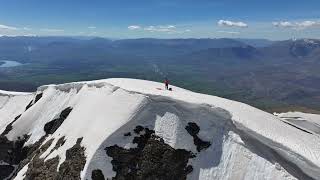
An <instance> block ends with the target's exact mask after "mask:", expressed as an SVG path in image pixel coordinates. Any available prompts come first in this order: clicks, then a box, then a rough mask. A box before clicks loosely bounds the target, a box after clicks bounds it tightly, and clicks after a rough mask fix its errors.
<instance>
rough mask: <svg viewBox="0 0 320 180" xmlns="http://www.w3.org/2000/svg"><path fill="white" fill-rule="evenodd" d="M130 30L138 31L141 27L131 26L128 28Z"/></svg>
mask: <svg viewBox="0 0 320 180" xmlns="http://www.w3.org/2000/svg"><path fill="white" fill-rule="evenodd" d="M128 29H130V30H138V29H141V27H140V26H138V25H131V26H128Z"/></svg>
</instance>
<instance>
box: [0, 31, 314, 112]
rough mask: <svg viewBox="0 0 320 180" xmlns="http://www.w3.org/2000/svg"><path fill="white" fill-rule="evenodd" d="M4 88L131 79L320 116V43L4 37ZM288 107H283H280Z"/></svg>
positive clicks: (0, 52)
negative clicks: (14, 63)
mask: <svg viewBox="0 0 320 180" xmlns="http://www.w3.org/2000/svg"><path fill="white" fill-rule="evenodd" d="M0 59H2V60H12V61H18V62H21V63H24V64H25V65H24V66H20V67H15V68H10V69H4V68H2V69H0V75H1V76H0V87H1V88H2V89H7V90H23V91H28V90H34V89H35V88H36V87H37V86H39V85H42V84H48V83H63V82H68V81H78V80H92V79H100V78H109V77H132V78H140V79H149V80H155V81H162V80H163V78H164V77H166V76H167V77H169V78H170V79H171V81H172V82H174V83H176V84H177V85H179V86H182V87H185V88H188V89H192V90H195V91H199V92H203V93H209V94H216V95H220V96H223V97H227V98H231V99H235V100H239V101H242V102H246V103H249V104H251V105H254V106H257V107H259V108H263V109H265V110H268V109H273V108H280V107H278V106H283V107H303V108H307V109H313V110H318V111H320V101H319V100H320V96H319V94H320V74H319V69H320V40H317V39H298V40H285V41H269V40H264V39H228V38H222V39H152V38H144V39H122V40H111V39H105V38H98V37H92V38H82V37H5V36H3V37H0ZM281 108H282V107H281Z"/></svg>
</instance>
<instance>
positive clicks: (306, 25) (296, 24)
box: [272, 21, 320, 30]
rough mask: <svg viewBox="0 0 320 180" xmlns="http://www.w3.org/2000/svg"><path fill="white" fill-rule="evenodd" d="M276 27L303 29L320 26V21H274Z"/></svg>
mask: <svg viewBox="0 0 320 180" xmlns="http://www.w3.org/2000/svg"><path fill="white" fill-rule="evenodd" d="M272 24H273V25H274V26H275V27H281V28H293V29H296V30H302V29H306V28H311V27H316V26H319V27H320V22H317V21H302V22H290V21H279V22H273V23H272Z"/></svg>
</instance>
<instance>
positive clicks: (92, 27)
mask: <svg viewBox="0 0 320 180" xmlns="http://www.w3.org/2000/svg"><path fill="white" fill-rule="evenodd" d="M88 29H97V27H95V26H89V27H88Z"/></svg>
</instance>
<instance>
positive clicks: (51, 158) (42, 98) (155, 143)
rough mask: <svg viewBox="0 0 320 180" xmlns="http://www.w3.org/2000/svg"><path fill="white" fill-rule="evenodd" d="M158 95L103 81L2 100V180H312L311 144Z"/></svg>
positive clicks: (188, 97)
mask: <svg viewBox="0 0 320 180" xmlns="http://www.w3.org/2000/svg"><path fill="white" fill-rule="evenodd" d="M162 86H163V85H162V84H161V83H157V82H150V81H144V80H135V79H106V80H98V81H90V82H75V83H67V84H61V85H48V86H42V87H39V88H38V91H37V92H36V93H33V94H29V93H12V92H5V91H0V115H1V116H0V133H1V140H2V141H3V142H4V143H3V144H5V146H4V145H3V147H2V146H0V160H2V164H1V165H0V168H1V170H2V169H6V170H5V171H3V172H6V173H7V174H4V175H3V176H2V177H9V176H10V177H12V178H14V179H37V178H38V179H50V178H53V179H59V178H60V179H63V178H65V179H79V178H81V179H103V178H105V179H107V178H115V179H155V178H154V177H157V178H158V179H168V178H169V179H170V178H171V179H185V178H186V179H320V178H319V177H320V137H319V136H318V135H317V134H313V133H307V132H305V131H302V130H301V129H298V128H296V127H294V126H291V125H289V124H287V123H284V122H283V121H281V119H280V118H278V117H276V116H274V115H272V114H269V113H266V112H264V111H261V110H259V109H256V108H254V107H251V106H249V105H246V104H243V103H240V102H235V101H231V100H227V99H223V98H219V97H216V96H210V95H204V94H199V93H194V92H191V91H188V90H185V89H181V88H178V87H174V86H173V87H172V88H173V91H165V90H162V89H163V87H162ZM30 101H31V102H30ZM26 107H27V108H26ZM13 142H15V144H19V143H20V144H23V147H20V148H17V146H16V145H13V144H14V143H13ZM17 142H18V143H17ZM18 147H19V146H18ZM8 150H10V152H11V151H12V152H13V153H9V154H6V153H7V152H8ZM175 158H177V159H175ZM161 164H164V165H161ZM152 167H154V168H152ZM170 168H171V169H172V168H174V169H175V170H174V171H172V170H171V171H170Z"/></svg>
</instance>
